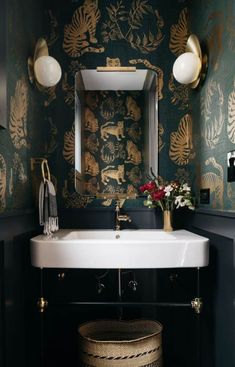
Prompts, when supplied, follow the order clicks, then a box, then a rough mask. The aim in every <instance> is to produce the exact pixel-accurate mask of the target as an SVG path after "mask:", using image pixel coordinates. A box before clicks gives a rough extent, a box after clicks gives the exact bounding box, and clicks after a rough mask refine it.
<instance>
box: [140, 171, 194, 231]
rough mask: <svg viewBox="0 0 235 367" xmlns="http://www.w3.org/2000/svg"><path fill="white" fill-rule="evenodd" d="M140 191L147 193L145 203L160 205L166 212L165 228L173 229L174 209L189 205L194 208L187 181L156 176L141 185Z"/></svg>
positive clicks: (149, 205)
mask: <svg viewBox="0 0 235 367" xmlns="http://www.w3.org/2000/svg"><path fill="white" fill-rule="evenodd" d="M140 191H141V192H142V193H144V194H146V195H147V200H145V201H144V205H146V206H148V207H149V208H155V207H157V206H160V208H161V209H162V211H163V213H164V228H163V229H164V230H165V231H172V225H171V215H172V211H173V210H174V209H178V208H181V207H187V208H188V209H191V210H194V209H195V207H194V203H193V197H192V194H191V187H190V186H189V185H188V184H187V183H186V182H179V181H170V182H167V181H166V182H164V181H163V180H162V179H158V178H154V179H153V180H150V181H149V182H148V183H146V184H144V185H142V186H140Z"/></svg>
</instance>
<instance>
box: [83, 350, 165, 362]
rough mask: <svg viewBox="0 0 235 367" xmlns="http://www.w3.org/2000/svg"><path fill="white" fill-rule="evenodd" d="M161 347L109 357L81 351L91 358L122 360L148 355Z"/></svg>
mask: <svg viewBox="0 0 235 367" xmlns="http://www.w3.org/2000/svg"><path fill="white" fill-rule="evenodd" d="M160 348H161V347H160V346H159V347H157V348H154V349H152V350H148V351H146V352H142V353H138V354H132V355H130V356H112V357H109V356H98V355H94V354H92V353H87V352H85V351H84V350H83V351H82V353H83V354H85V355H87V356H89V357H93V358H96V359H107V360H109V361H110V360H114V361H116V360H123V359H133V358H139V357H144V356H146V355H149V354H151V353H154V352H156V351H158V350H159V349H160Z"/></svg>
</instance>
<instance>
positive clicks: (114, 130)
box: [100, 121, 125, 141]
mask: <svg viewBox="0 0 235 367" xmlns="http://www.w3.org/2000/svg"><path fill="white" fill-rule="evenodd" d="M100 134H101V139H103V140H104V141H107V139H108V138H109V135H113V136H115V137H116V138H117V140H118V141H121V139H123V138H125V135H124V121H118V123H117V125H114V122H111V121H110V122H106V124H104V125H101V128H100Z"/></svg>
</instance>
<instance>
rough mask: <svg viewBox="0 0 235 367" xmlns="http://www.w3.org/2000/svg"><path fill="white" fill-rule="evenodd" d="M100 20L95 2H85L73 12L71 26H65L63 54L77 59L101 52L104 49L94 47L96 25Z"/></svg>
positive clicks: (92, 0)
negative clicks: (83, 55)
mask: <svg viewBox="0 0 235 367" xmlns="http://www.w3.org/2000/svg"><path fill="white" fill-rule="evenodd" d="M99 19H100V10H99V8H98V1H97V0H85V1H84V3H83V5H81V6H79V7H78V8H77V10H75V12H74V14H73V17H72V22H71V24H67V25H65V28H64V43H63V47H64V50H65V52H66V53H67V54H68V55H69V56H71V57H79V56H81V55H82V54H84V53H86V52H103V51H104V47H97V46H94V45H96V43H97V39H96V37H95V36H96V25H97V23H98V21H99Z"/></svg>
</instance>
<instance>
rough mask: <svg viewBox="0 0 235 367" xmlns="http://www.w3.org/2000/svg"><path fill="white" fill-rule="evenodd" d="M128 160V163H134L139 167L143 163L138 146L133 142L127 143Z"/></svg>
mask: <svg viewBox="0 0 235 367" xmlns="http://www.w3.org/2000/svg"><path fill="white" fill-rule="evenodd" d="M126 150H127V160H126V161H125V162H126V163H132V164H135V165H138V164H140V163H141V162H142V158H141V152H140V151H139V150H138V148H137V146H136V145H135V144H134V143H133V141H131V140H128V141H127V146H126Z"/></svg>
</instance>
